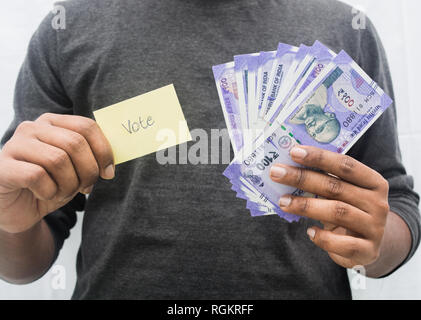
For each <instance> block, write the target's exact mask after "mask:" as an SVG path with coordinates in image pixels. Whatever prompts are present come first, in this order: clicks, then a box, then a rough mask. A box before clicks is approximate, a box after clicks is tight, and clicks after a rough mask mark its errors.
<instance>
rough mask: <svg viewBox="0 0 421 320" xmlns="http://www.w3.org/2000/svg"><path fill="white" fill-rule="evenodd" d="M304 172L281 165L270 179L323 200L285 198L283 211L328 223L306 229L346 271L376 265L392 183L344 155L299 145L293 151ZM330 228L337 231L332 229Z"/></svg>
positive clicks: (292, 155) (288, 195)
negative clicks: (371, 264)
mask: <svg viewBox="0 0 421 320" xmlns="http://www.w3.org/2000/svg"><path fill="white" fill-rule="evenodd" d="M290 155H291V157H292V159H293V160H294V161H295V162H296V163H297V164H300V165H302V166H304V167H310V168H317V169H320V170H321V171H322V172H327V173H329V174H325V173H321V172H316V171H314V170H309V169H305V168H304V167H295V166H288V165H284V164H276V165H274V166H272V168H271V171H270V176H271V179H272V180H273V181H274V182H276V183H280V184H284V185H288V186H292V187H295V188H298V189H301V190H304V191H307V192H310V193H312V194H315V195H318V196H321V197H323V198H308V197H300V196H293V195H290V194H285V195H283V196H282V197H281V198H280V200H279V206H280V208H281V209H282V210H283V211H285V212H289V213H293V214H296V215H300V216H303V217H308V218H311V219H314V220H317V221H322V222H323V223H324V224H325V228H324V229H320V228H318V227H316V226H313V227H311V228H309V229H308V230H307V233H308V235H309V237H310V239H311V240H312V241H313V242H314V243H315V244H316V245H317V246H319V247H320V248H322V249H323V250H325V251H327V252H328V254H329V256H330V257H331V258H332V260H333V261H335V262H336V263H338V264H339V265H341V266H343V267H345V268H352V267H353V266H355V265H368V264H370V263H372V262H374V261H376V260H377V258H378V256H379V253H380V245H381V241H382V238H383V233H384V230H385V225H386V218H387V215H388V213H389V205H388V187H389V185H388V182H387V181H386V180H385V179H384V178H383V177H382V176H381V175H380V174H379V173H377V172H376V171H374V170H372V169H371V168H369V167H367V166H366V165H364V164H362V163H361V162H359V161H357V160H355V159H353V158H351V157H349V156H346V155H342V154H338V153H335V152H331V151H326V150H323V149H319V148H315V147H309V146H300V147H294V148H293V149H291V151H290ZM327 225H330V226H333V227H330V228H327V227H326V226H327Z"/></svg>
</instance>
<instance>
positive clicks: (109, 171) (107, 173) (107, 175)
mask: <svg viewBox="0 0 421 320" xmlns="http://www.w3.org/2000/svg"><path fill="white" fill-rule="evenodd" d="M114 176H115V171H114V165H113V164H110V165H109V166H108V167H106V168H105V170H104V179H113V178H114Z"/></svg>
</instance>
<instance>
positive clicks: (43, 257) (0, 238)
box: [0, 220, 54, 284]
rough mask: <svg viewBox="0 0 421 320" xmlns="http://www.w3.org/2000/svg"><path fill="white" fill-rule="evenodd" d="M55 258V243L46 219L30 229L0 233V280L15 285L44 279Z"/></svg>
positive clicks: (0, 231)
mask: <svg viewBox="0 0 421 320" xmlns="http://www.w3.org/2000/svg"><path fill="white" fill-rule="evenodd" d="M53 258H54V241H53V238H52V235H51V232H50V230H49V227H48V226H47V224H46V223H45V221H44V220H41V221H40V222H38V223H37V224H35V225H34V226H33V227H32V228H30V229H29V230H26V231H24V232H20V233H15V234H13V233H7V232H5V231H2V230H0V266H1V272H0V278H2V279H3V280H5V281H7V282H10V283H14V284H25V283H30V282H33V281H35V280H36V279H38V278H39V277H41V276H42V275H43V274H44V273H45V272H46V271H47V269H48V268H49V266H50V265H51V263H52V260H53Z"/></svg>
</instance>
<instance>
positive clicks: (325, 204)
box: [279, 195, 375, 238]
mask: <svg viewBox="0 0 421 320" xmlns="http://www.w3.org/2000/svg"><path fill="white" fill-rule="evenodd" d="M279 206H280V208H281V209H282V210H283V211H286V212H289V213H293V214H296V215H300V216H304V217H308V218H311V219H314V220H318V221H324V222H325V223H326V222H328V226H329V225H331V226H332V225H335V226H342V227H345V228H347V229H350V230H352V231H354V232H356V233H357V234H359V235H362V236H364V237H367V238H371V237H372V236H374V235H375V230H374V228H373V227H372V225H373V223H372V221H373V218H372V216H370V215H369V214H368V213H366V212H364V211H362V210H360V209H358V208H356V207H353V206H351V205H349V204H347V203H344V202H342V201H337V200H327V199H315V198H306V197H297V196H290V195H286V196H283V197H281V199H279Z"/></svg>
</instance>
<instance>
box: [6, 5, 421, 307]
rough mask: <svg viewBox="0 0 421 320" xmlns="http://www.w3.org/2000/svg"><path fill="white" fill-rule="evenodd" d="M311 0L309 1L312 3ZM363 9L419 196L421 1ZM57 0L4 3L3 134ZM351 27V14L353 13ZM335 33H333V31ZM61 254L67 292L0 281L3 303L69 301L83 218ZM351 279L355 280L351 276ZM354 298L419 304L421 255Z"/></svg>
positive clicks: (43, 283) (45, 282)
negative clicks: (34, 38)
mask: <svg viewBox="0 0 421 320" xmlns="http://www.w3.org/2000/svg"><path fill="white" fill-rule="evenodd" d="M309 1H311V0H309ZM344 1H345V2H347V3H350V4H352V5H354V6H357V7H358V8H361V9H364V10H365V12H366V13H367V15H368V16H369V17H370V18H371V20H372V21H373V22H374V25H375V26H376V28H377V30H378V32H379V34H380V37H381V38H382V41H383V44H384V46H385V48H386V53H387V55H388V58H389V63H390V67H391V72H392V77H393V82H394V88H395V94H396V99H395V100H396V103H397V108H398V127H399V138H400V143H401V149H402V154H403V158H404V163H405V165H406V167H407V170H408V172H409V173H410V174H412V175H413V176H414V177H415V181H416V186H415V187H416V190H417V191H418V192H420V191H421V182H420V181H421V167H420V166H417V160H418V159H419V158H420V156H421V128H420V126H418V119H421V106H420V105H419V104H418V100H419V92H420V88H419V85H420V84H419V79H416V75H417V74H421V65H420V64H419V59H417V58H419V55H420V52H421V42H420V36H421V32H420V30H421V23H420V21H419V12H421V1H419V0H344ZM53 2H54V1H53V0H31V1H28V0H13V1H1V4H0V44H1V50H0V75H1V76H0V101H1V103H0V135H1V134H2V133H3V132H4V130H6V128H7V126H8V124H9V122H10V121H11V119H12V117H13V111H12V100H13V88H14V84H15V80H16V76H17V73H18V70H19V67H20V65H21V63H22V61H23V59H24V55H25V52H26V47H27V44H28V41H29V39H30V36H31V35H32V33H33V32H34V30H35V29H36V28H37V26H38V24H39V22H40V21H41V19H42V18H43V17H44V16H45V15H46V13H47V12H48V11H49V10H51V9H52V5H53ZM349 16H350V18H349V23H351V21H352V18H353V15H352V13H351V11H350V13H349ZM332 32H334V31H332ZM78 218H79V219H78V224H77V226H76V227H75V228H74V229H73V230H72V234H71V237H70V239H68V240H67V241H66V243H65V245H64V248H63V250H62V251H61V254H60V257H59V259H58V261H57V262H56V264H57V265H60V266H64V267H65V270H66V289H65V290H63V289H54V288H53V287H54V286H53V285H52V283H53V280H54V276H55V275H54V274H53V273H52V271H49V272H48V273H47V274H46V275H45V276H44V277H43V278H42V279H40V280H38V281H37V282H35V283H33V284H30V285H24V286H14V285H10V284H6V283H5V282H2V281H1V280H0V299H68V298H69V297H70V296H71V293H72V291H73V288H74V283H75V279H76V272H75V261H76V253H77V249H78V247H79V243H80V233H81V220H82V215H81V214H79V216H78ZM351 278H352V275H351ZM353 296H354V298H355V299H421V250H419V251H418V252H417V254H416V255H415V256H414V258H413V259H412V260H411V261H410V262H409V263H408V264H406V265H405V266H404V267H402V268H401V269H400V270H399V271H397V272H396V273H394V274H393V275H392V276H390V277H388V278H387V279H381V280H372V279H368V280H367V282H366V289H365V290H353Z"/></svg>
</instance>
